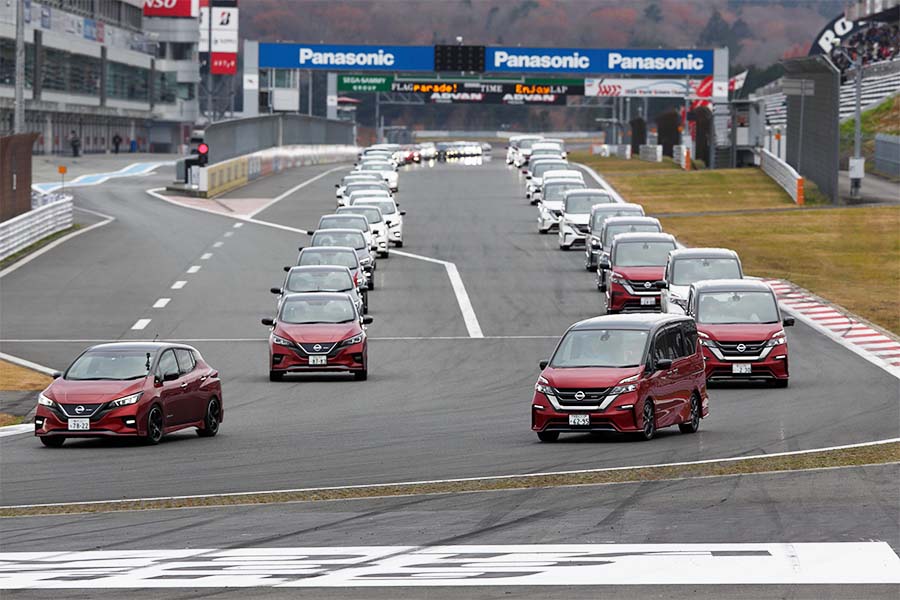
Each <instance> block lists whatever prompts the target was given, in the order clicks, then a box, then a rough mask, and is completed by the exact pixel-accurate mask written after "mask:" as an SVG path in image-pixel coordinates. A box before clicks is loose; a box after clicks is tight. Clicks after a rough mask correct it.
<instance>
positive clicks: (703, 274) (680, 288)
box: [659, 248, 744, 315]
mask: <svg viewBox="0 0 900 600" xmlns="http://www.w3.org/2000/svg"><path fill="white" fill-rule="evenodd" d="M743 278H744V271H743V269H742V268H741V259H740V258H739V257H738V254H737V252H735V251H734V250H728V249H726V248H681V249H679V250H672V251H671V252H669V258H668V260H667V261H666V270H665V272H664V274H663V278H662V281H663V283H662V284H661V285H662V289H661V293H660V299H659V302H660V310H662V312H669V313H675V314H679V315H683V314H685V308H686V307H687V297H688V292H689V291H690V289H691V284H692V283H696V282H698V281H706V280H708V279H743Z"/></svg>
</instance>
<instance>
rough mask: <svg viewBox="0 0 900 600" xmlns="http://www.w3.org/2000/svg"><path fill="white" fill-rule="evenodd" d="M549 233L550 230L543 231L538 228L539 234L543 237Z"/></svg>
mask: <svg viewBox="0 0 900 600" xmlns="http://www.w3.org/2000/svg"><path fill="white" fill-rule="evenodd" d="M549 232H550V230H549V229H541V228H540V227H538V233H539V234H541V235H547V234H548V233H549Z"/></svg>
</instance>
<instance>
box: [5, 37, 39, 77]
mask: <svg viewBox="0 0 900 600" xmlns="http://www.w3.org/2000/svg"><path fill="white" fill-rule="evenodd" d="M33 77H34V46H33V45H31V44H25V87H26V88H28V89H31V84H32V82H33ZM15 84H16V41H15V40H10V39H0V85H8V86H14V85H15Z"/></svg>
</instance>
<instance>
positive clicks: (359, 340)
mask: <svg viewBox="0 0 900 600" xmlns="http://www.w3.org/2000/svg"><path fill="white" fill-rule="evenodd" d="M365 337H366V334H365V333H359V334H357V335H354V336H353V337H350V338H347V339H346V340H344V341H342V342H341V343H340V344H338V346H340V347H341V348H343V347H344V346H353V345H355V344H360V343H362V341H363V339H365Z"/></svg>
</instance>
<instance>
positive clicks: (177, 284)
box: [170, 281, 187, 290]
mask: <svg viewBox="0 0 900 600" xmlns="http://www.w3.org/2000/svg"><path fill="white" fill-rule="evenodd" d="M186 285H187V281H176V282H175V283H173V284H172V287H171V288H170V289H173V290H180V289H181V288H183V287H184V286H186Z"/></svg>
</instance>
